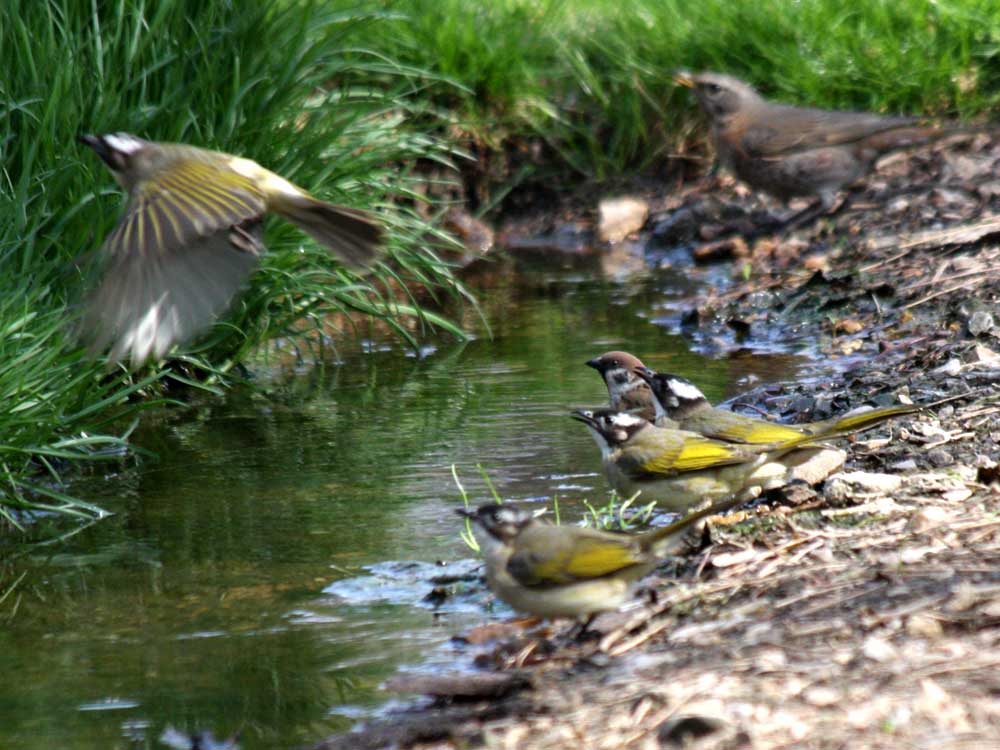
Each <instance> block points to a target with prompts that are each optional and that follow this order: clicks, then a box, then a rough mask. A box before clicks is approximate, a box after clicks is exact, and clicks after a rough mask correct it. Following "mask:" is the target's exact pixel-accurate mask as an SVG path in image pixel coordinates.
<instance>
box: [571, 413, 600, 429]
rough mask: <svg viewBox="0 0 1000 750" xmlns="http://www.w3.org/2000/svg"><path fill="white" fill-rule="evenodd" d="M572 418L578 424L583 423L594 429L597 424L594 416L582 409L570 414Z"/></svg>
mask: <svg viewBox="0 0 1000 750" xmlns="http://www.w3.org/2000/svg"><path fill="white" fill-rule="evenodd" d="M570 417H572V418H573V419H575V420H576V421H577V422H583V423H584V424H585V425H590V426H591V427H593V426H594V425H595V424H596V422H595V421H594V417H593V415H591V414H590V413H589V412H586V411H583V410H582V409H577V410H576V411H574V412H572V413H571V414H570Z"/></svg>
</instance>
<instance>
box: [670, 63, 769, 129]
mask: <svg viewBox="0 0 1000 750" xmlns="http://www.w3.org/2000/svg"><path fill="white" fill-rule="evenodd" d="M674 81H675V82H676V83H677V84H678V85H680V86H685V87H687V88H689V89H691V90H693V91H694V95H695V96H696V97H697V99H698V104H700V105H701V108H702V109H703V110H704V111H705V114H707V115H708V117H709V119H711V120H713V121H715V122H720V121H725V120H727V119H729V118H731V117H732V116H733V115H735V114H737V113H738V112H740V111H741V110H743V109H745V108H746V107H747V106H749V105H753V104H757V103H759V102H762V101H763V99H762V98H761V96H760V94H758V93H757V92H756V91H755V90H754V88H753V87H752V86H750V84H747V83H744V82H743V81H741V80H740V79H739V78H734V77H733V76H730V75H726V74H725V73H686V72H679V73H675V74H674Z"/></svg>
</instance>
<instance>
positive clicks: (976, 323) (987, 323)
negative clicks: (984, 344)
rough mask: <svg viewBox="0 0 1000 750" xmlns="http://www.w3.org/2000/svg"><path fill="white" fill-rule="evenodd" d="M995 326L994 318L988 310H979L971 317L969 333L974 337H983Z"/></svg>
mask: <svg viewBox="0 0 1000 750" xmlns="http://www.w3.org/2000/svg"><path fill="white" fill-rule="evenodd" d="M993 326H994V322H993V316H992V315H991V314H990V313H989V312H987V311H986V310H978V311H977V312H974V313H972V315H970V316H969V333H971V334H972V335H973V336H981V335H982V334H984V333H986V332H987V331H989V330H992V328H993Z"/></svg>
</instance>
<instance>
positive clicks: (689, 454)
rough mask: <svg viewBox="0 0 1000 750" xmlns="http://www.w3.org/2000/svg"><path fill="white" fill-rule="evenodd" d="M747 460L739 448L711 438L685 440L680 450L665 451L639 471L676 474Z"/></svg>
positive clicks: (642, 466)
mask: <svg viewBox="0 0 1000 750" xmlns="http://www.w3.org/2000/svg"><path fill="white" fill-rule="evenodd" d="M746 459H747V454H746V453H745V452H744V451H742V450H741V449H740V448H739V447H738V446H735V445H727V444H726V443H721V442H719V441H717V440H711V439H709V438H695V437H689V438H685V439H684V442H683V444H682V445H681V446H680V448H679V449H678V450H673V451H665V452H663V453H660V454H659V455H657V456H654V457H653V458H651V459H649V460H647V461H645V462H643V463H642V464H640V465H639V469H640V470H641V471H643V472H646V473H648V474H676V473H678V472H682V471H698V470H700V469H711V468H713V467H716V466H727V465H729V464H734V463H740V462H741V461H744V460H746Z"/></svg>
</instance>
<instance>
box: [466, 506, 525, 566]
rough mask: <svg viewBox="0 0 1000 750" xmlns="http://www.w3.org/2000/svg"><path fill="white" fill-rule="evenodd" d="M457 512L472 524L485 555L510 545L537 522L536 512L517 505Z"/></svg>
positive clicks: (485, 507) (482, 507)
mask: <svg viewBox="0 0 1000 750" xmlns="http://www.w3.org/2000/svg"><path fill="white" fill-rule="evenodd" d="M455 512H456V513H457V514H458V515H460V516H463V517H465V518H467V519H469V521H470V522H471V524H472V532H473V534H474V535H475V537H476V541H477V542H479V546H480V547H481V548H482V550H483V552H484V554H487V555H488V554H490V553H491V552H496V551H498V550H499V549H500V548H502V547H504V546H505V545H510V544H511V543H512V542H513V541H514V539H516V538H517V536H518V534H520V533H521V532H522V531H523V530H524V529H525V528H526V527H527V526H528V525H530V524H531V523H532V522H533V521H534V520H535V512H534V511H533V510H531V509H529V508H521V507H519V506H517V505H500V504H498V503H491V504H489V505H480V506H479V507H478V508H474V509H472V510H470V509H468V508H456V509H455Z"/></svg>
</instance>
